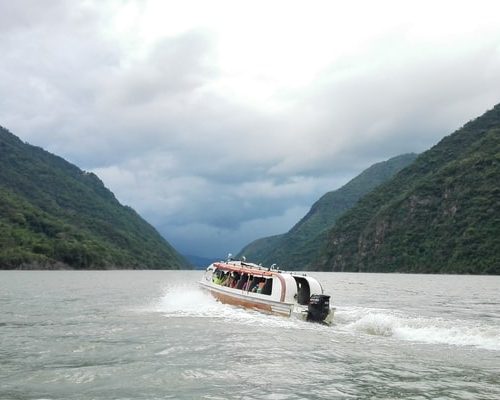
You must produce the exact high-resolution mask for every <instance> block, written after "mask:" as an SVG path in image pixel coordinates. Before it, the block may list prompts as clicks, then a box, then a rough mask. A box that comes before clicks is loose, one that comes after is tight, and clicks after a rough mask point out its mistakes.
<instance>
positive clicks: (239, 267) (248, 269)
mask: <svg viewBox="0 0 500 400" xmlns="http://www.w3.org/2000/svg"><path fill="white" fill-rule="evenodd" d="M212 265H213V266H214V267H215V268H218V269H223V270H226V271H235V272H241V273H247V274H249V275H261V276H272V275H278V274H288V275H292V273H290V272H284V271H280V270H277V269H272V268H268V267H263V266H262V265H257V264H254V263H248V262H245V261H219V262H215V263H213V264H212Z"/></svg>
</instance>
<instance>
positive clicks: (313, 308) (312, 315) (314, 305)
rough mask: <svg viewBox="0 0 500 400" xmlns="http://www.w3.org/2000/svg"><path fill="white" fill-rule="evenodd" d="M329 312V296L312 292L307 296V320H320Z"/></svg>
mask: <svg viewBox="0 0 500 400" xmlns="http://www.w3.org/2000/svg"><path fill="white" fill-rule="evenodd" d="M329 312H330V296H327V295H325V294H313V295H312V296H311V297H310V298H309V306H308V308H307V320H308V321H317V322H322V321H323V320H324V319H325V318H326V317H327V316H328V313H329Z"/></svg>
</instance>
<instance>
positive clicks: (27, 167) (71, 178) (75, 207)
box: [0, 127, 187, 269]
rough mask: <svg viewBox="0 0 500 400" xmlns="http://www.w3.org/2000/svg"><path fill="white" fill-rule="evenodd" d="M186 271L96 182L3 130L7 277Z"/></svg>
mask: <svg viewBox="0 0 500 400" xmlns="http://www.w3.org/2000/svg"><path fill="white" fill-rule="evenodd" d="M186 265H187V262H186V261H185V260H184V259H183V257H182V256H180V255H179V254H178V253H177V252H176V251H175V250H174V249H173V248H172V247H171V246H170V245H169V244H168V243H167V241H166V240H165V239H163V238H162V237H161V236H160V235H159V234H158V232H157V231H156V230H155V229H154V228H153V227H152V226H151V225H149V224H148V223H147V222H146V221H144V220H143V219H142V218H141V217H140V216H139V215H138V214H137V213H136V212H135V211H134V210H133V209H131V208H130V207H126V206H123V205H121V204H120V203H119V202H118V200H117V199H116V198H115V196H114V195H113V193H111V192H110V191H109V190H108V189H106V187H105V186H104V185H103V183H102V182H101V181H100V180H99V178H98V177H97V176H96V175H94V174H92V173H88V172H84V171H82V170H80V169H79V168H78V167H76V166H74V165H72V164H70V163H68V162H67V161H65V160H64V159H62V158H60V157H57V156H55V155H53V154H50V153H48V152H47V151H45V150H43V149H41V148H38V147H34V146H31V145H29V144H25V143H23V142H22V141H21V140H19V138H17V137H16V136H14V135H13V134H12V133H10V132H9V131H7V130H6V129H4V128H2V127H0V269H6V268H75V269H80V268H167V269H170V268H175V269H177V268H181V267H184V266H186Z"/></svg>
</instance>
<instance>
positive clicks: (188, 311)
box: [149, 285, 319, 329]
mask: <svg viewBox="0 0 500 400" xmlns="http://www.w3.org/2000/svg"><path fill="white" fill-rule="evenodd" d="M149 311H153V312H158V313H161V314H162V315H163V316H165V317H195V318H219V319H224V320H226V321H227V322H231V323H238V324H245V325H252V326H265V327H270V326H271V327H273V326H275V327H279V328H298V329H308V328H313V327H315V326H316V327H317V326H319V325H313V324H311V323H307V322H305V321H302V320H299V319H295V318H286V317H281V316H276V315H269V314H265V313H262V312H261V311H257V310H250V309H245V308H240V307H236V306H232V305H228V304H222V303H220V302H218V301H217V300H216V299H215V298H213V297H212V295H210V294H209V293H208V292H205V291H204V290H202V289H199V288H196V287H193V286H191V285H185V286H182V285H179V286H170V287H168V288H166V289H165V291H164V294H163V296H162V297H161V298H159V299H157V300H155V301H154V302H153V303H152V304H151V305H150V307H149Z"/></svg>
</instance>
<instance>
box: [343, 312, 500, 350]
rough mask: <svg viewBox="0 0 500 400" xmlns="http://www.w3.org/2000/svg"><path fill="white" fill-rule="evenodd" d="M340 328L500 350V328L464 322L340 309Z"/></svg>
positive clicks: (416, 340)
mask: <svg viewBox="0 0 500 400" xmlns="http://www.w3.org/2000/svg"><path fill="white" fill-rule="evenodd" d="M335 321H336V324H337V329H342V330H344V331H350V332H352V331H355V332H362V333H366V334H370V335H377V336H387V337H393V338H396V339H401V340H407V341H414V342H421V343H430V344H447V345H453V346H475V347H478V348H483V349H487V350H497V351H500V327H499V326H498V325H491V324H490V325H488V324H478V323H477V321H474V322H476V323H473V322H471V321H464V320H447V319H443V318H436V317H434V318H433V317H420V316H408V315H404V314H402V313H398V312H396V311H392V310H381V309H370V308H357V307H356V308H345V309H337V312H336V315H335Z"/></svg>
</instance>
